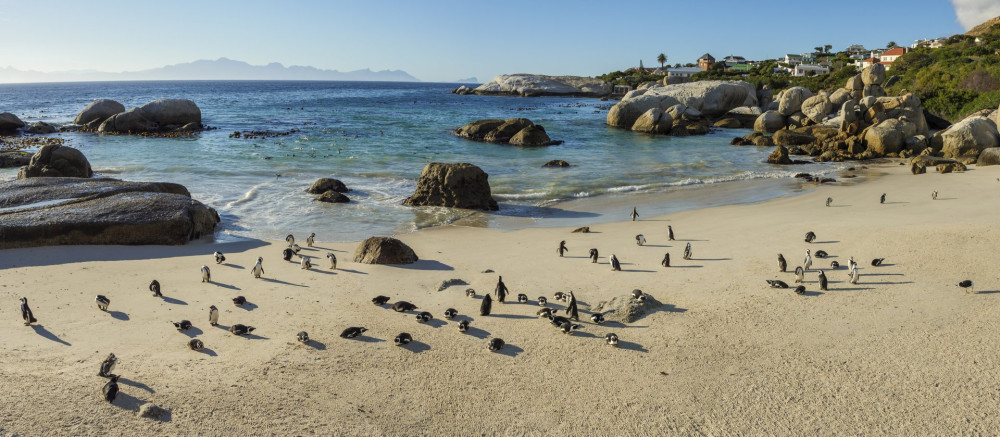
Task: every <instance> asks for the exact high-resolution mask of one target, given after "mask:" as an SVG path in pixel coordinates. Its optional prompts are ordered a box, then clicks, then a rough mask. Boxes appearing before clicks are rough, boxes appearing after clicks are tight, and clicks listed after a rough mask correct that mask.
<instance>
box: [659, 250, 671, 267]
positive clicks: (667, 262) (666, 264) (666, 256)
mask: <svg viewBox="0 0 1000 437" xmlns="http://www.w3.org/2000/svg"><path fill="white" fill-rule="evenodd" d="M660 265H661V266H663V267H670V252H667V253H665V254H664V255H663V261H660Z"/></svg>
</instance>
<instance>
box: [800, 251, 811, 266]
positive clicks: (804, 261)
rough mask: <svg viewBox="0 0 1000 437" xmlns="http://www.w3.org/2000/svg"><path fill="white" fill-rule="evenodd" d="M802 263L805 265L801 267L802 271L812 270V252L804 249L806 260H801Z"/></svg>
mask: <svg viewBox="0 0 1000 437" xmlns="http://www.w3.org/2000/svg"><path fill="white" fill-rule="evenodd" d="M802 263H803V264H805V265H804V266H803V267H802V268H803V269H806V270H809V269H811V268H812V266H813V257H812V252H811V251H810V250H809V249H806V259H805V260H803V261H802Z"/></svg>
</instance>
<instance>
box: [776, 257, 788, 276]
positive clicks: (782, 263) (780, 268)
mask: <svg viewBox="0 0 1000 437" xmlns="http://www.w3.org/2000/svg"><path fill="white" fill-rule="evenodd" d="M787 269H788V263H787V262H785V256H784V255H782V254H780V253H779V254H778V271H779V272H781V273H785V271H786V270H787Z"/></svg>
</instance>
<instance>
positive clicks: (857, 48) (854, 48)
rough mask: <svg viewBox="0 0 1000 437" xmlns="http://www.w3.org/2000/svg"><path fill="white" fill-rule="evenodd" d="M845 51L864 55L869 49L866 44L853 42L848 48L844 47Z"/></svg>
mask: <svg viewBox="0 0 1000 437" xmlns="http://www.w3.org/2000/svg"><path fill="white" fill-rule="evenodd" d="M844 51H845V52H847V54H850V55H863V54H864V53H867V52H868V49H866V48H865V46H863V45H861V44H853V45H849V46H847V48H846V49H844Z"/></svg>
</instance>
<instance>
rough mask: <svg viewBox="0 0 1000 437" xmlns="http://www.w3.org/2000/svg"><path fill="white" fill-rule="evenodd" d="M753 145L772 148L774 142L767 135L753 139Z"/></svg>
mask: <svg viewBox="0 0 1000 437" xmlns="http://www.w3.org/2000/svg"><path fill="white" fill-rule="evenodd" d="M753 145H755V146H757V147H774V140H773V139H771V137H769V136H767V135H760V136H757V137H754V139H753Z"/></svg>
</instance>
